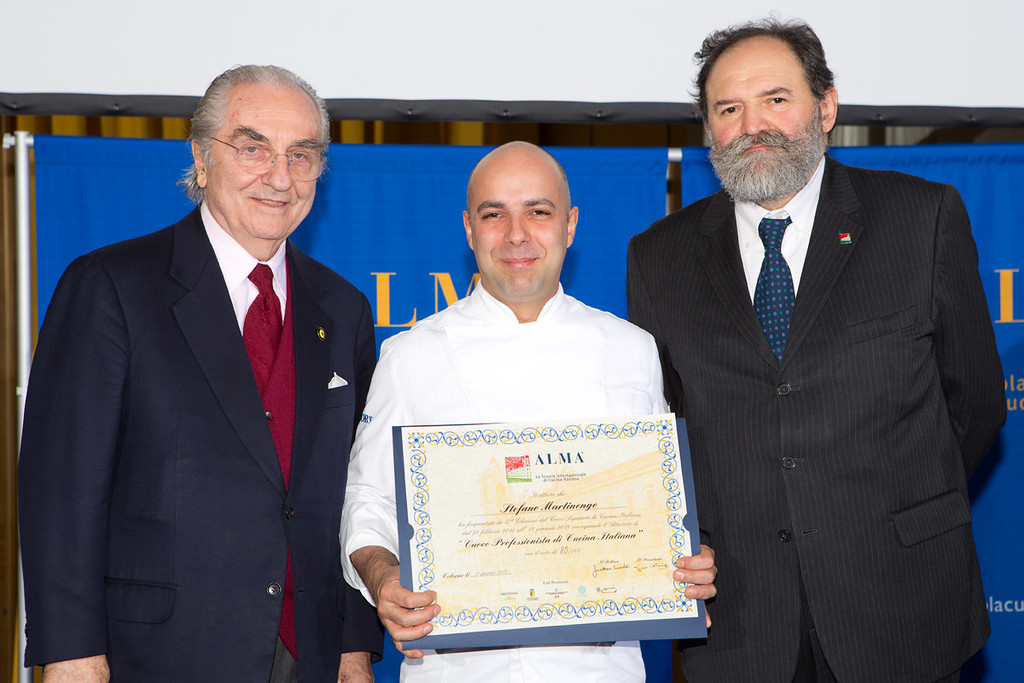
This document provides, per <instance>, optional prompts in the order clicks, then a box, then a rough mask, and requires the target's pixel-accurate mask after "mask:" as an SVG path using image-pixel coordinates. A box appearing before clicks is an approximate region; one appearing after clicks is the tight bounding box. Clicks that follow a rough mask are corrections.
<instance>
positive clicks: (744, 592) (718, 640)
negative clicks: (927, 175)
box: [628, 159, 1006, 683]
mask: <svg viewBox="0 0 1024 683" xmlns="http://www.w3.org/2000/svg"><path fill="white" fill-rule="evenodd" d="M845 235H848V236H849V239H848V240H847V239H844V238H842V237H841V236H845ZM628 289H629V311H630V319H631V320H632V321H633V322H634V323H636V324H638V325H640V326H641V327H643V328H645V329H647V330H648V331H649V332H651V333H652V334H653V335H654V337H655V338H656V339H657V341H658V344H659V348H660V351H661V354H662V362H663V363H664V365H665V377H666V393H667V394H668V397H669V400H670V402H671V403H672V405H673V407H674V408H675V410H676V411H677V412H678V413H680V414H682V415H684V416H685V417H686V420H687V427H688V429H689V439H690V447H691V450H692V454H693V467H694V471H695V479H696V493H697V506H698V511H699V515H700V521H701V528H702V534H703V535H704V542H706V543H708V544H709V545H711V546H712V547H713V548H714V549H715V551H716V562H717V565H718V567H719V575H718V581H717V585H718V597H717V598H716V599H715V600H714V601H712V602H711V604H710V613H711V615H712V619H713V621H714V625H713V626H712V629H711V633H710V635H709V636H708V639H707V642H706V643H704V642H703V641H700V642H698V643H696V644H694V645H693V646H690V647H687V648H686V649H685V650H684V663H685V666H684V668H685V672H686V675H687V679H688V680H689V681H690V683H700V682H702V681H787V682H788V681H789V680H790V679H791V677H792V675H793V670H794V667H795V664H796V657H797V651H798V644H799V623H800V597H799V590H800V578H801V577H802V579H803V583H804V587H805V589H806V594H807V601H808V605H809V608H810V610H811V613H812V616H813V619H814V622H815V626H816V627H817V631H818V635H819V637H820V640H821V645H822V649H823V651H824V654H825V656H826V658H827V659H828V661H829V663H830V665H831V667H832V669H833V671H834V673H835V674H836V676H837V677H838V679H839V680H840V681H887V680H891V681H901V682H904V681H915V680H922V681H931V680H935V679H936V678H939V677H940V676H942V675H945V674H949V673H951V672H952V671H954V670H956V669H957V668H958V667H959V666H960V665H961V664H962V663H963V662H964V660H966V659H967V658H968V657H969V656H970V655H971V654H972V653H974V652H975V651H977V649H978V648H980V647H981V645H982V644H983V643H984V641H985V639H986V638H987V636H988V633H989V626H988V616H987V612H986V609H985V606H984V599H983V592H982V587H981V577H980V573H979V568H978V561H977V557H976V554H975V549H974V541H973V538H972V535H971V520H970V508H969V502H968V494H967V478H968V477H969V476H970V474H971V472H972V471H973V470H974V469H975V468H976V467H977V465H978V463H979V462H980V461H981V459H982V457H983V456H984V455H985V453H986V451H987V450H988V449H989V447H990V446H991V445H992V443H993V441H994V439H995V436H996V433H997V432H998V430H999V428H1000V427H1001V426H1002V424H1003V422H1004V420H1005V414H1006V413H1005V402H1004V400H1003V388H1002V382H1003V380H1002V369H1001V367H1000V362H999V357H998V355H997V352H996V346H995V339H994V335H993V332H992V324H991V320H990V317H989V312H988V306H987V304H986V302H985V295H984V292H983V290H982V285H981V280H980V278H979V275H978V260H977V252H976V250H975V246H974V241H973V239H972V237H971V232H970V223H969V220H968V217H967V213H966V210H965V209H964V206H963V202H962V201H961V199H960V196H959V194H958V193H957V192H956V190H955V189H954V188H953V187H952V186H945V185H939V184H936V183H932V182H928V181H925V180H922V179H920V178H916V177H913V176H908V175H904V174H900V173H893V172H878V171H867V170H863V169H856V168H850V167H847V166H843V165H842V164H839V163H837V162H835V161H833V160H832V159H828V160H827V162H826V168H825V177H824V181H823V184H822V189H821V197H820V200H819V204H818V209H817V214H816V217H815V221H814V227H813V230H812V235H811V240H810V245H809V247H808V252H807V260H806V263H805V265H804V270H803V274H802V278H801V284H800V289H799V292H798V294H797V298H796V307H795V309H794V312H793V319H792V324H791V327H790V333H789V339H788V342H787V346H786V351H785V355H784V357H783V359H782V363H781V365H780V364H779V363H778V362H777V361H776V360H775V357H774V356H773V355H772V351H771V349H770V348H769V346H768V343H767V341H765V338H764V335H763V333H762V332H761V328H760V325H759V323H758V321H757V318H756V316H755V314H754V311H753V307H752V305H751V301H750V295H749V292H748V289H747V284H746V280H745V278H744V275H743V270H742V266H741V262H740V254H739V248H738V244H737V237H736V222H735V215H734V208H733V204H732V202H731V201H730V199H729V197H728V196H727V195H726V194H725V193H724V192H719V193H717V194H715V195H712V196H710V197H707V198H705V199H702V200H700V201H698V202H695V203H694V204H691V205H690V206H688V207H686V208H684V209H682V210H680V211H677V212H675V213H673V214H672V215H670V216H667V217H666V218H664V219H662V220H659V221H658V222H656V223H655V224H654V225H652V226H651V227H650V229H648V230H647V231H645V232H643V233H641V234H639V235H637V236H635V237H634V238H633V239H632V240H631V242H630V246H629V276H628Z"/></svg>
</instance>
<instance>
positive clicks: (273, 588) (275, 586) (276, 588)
mask: <svg viewBox="0 0 1024 683" xmlns="http://www.w3.org/2000/svg"><path fill="white" fill-rule="evenodd" d="M280 594H281V584H279V583H276V582H275V583H271V584H269V585H268V586H267V595H269V596H270V597H272V598H276V597H277V596H279V595H280Z"/></svg>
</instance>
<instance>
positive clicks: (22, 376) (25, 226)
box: [4, 130, 32, 683]
mask: <svg viewBox="0 0 1024 683" xmlns="http://www.w3.org/2000/svg"><path fill="white" fill-rule="evenodd" d="M12 146H13V147H14V188H15V190H14V192H15V201H16V206H17V223H16V238H15V239H16V242H17V269H18V385H17V396H18V448H19V450H20V448H21V423H22V420H23V419H24V416H25V392H26V390H27V388H28V372H29V368H30V366H31V364H32V232H31V229H32V207H31V205H30V203H29V196H30V194H29V181H30V178H29V149H30V148H31V147H32V135H31V134H30V133H28V132H26V131H23V130H19V131H15V133H14V135H10V134H7V135H4V149H8V148H10V147H12ZM17 565H18V626H17V631H16V632H15V638H16V640H17V643H18V647H17V650H18V674H17V675H18V683H32V670H31V669H26V668H25V642H24V640H25V582H24V577H23V576H22V572H21V549H20V546H19V550H18V559H17Z"/></svg>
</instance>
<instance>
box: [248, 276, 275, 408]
mask: <svg viewBox="0 0 1024 683" xmlns="http://www.w3.org/2000/svg"><path fill="white" fill-rule="evenodd" d="M249 279H250V280H251V281H252V283H253V284H254V285H256V288H257V289H259V290H260V293H259V294H257V295H256V300H255V301H253V302H252V305H251V306H249V311H248V312H247V313H246V314H245V323H244V324H243V325H242V341H244V342H245V350H246V351H247V352H248V353H249V362H250V363H251V364H252V371H253V374H254V375H256V386H257V387H258V388H259V390H260V396H262V395H263V393H264V391H265V390H266V388H267V382H268V381H269V380H270V371H271V370H273V369H274V359H275V358H276V357H277V345H278V344H279V343H280V342H281V327H282V325H281V301H280V300H279V299H278V298H277V294H275V293H274V273H273V271H271V270H270V266H268V265H266V264H264V263H259V264H257V265H256V267H255V268H253V269H252V272H251V273H249Z"/></svg>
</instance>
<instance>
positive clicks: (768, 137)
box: [720, 130, 798, 155]
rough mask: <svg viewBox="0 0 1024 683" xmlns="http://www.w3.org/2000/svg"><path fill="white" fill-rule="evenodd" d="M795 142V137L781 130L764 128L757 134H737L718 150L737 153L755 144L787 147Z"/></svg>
mask: <svg viewBox="0 0 1024 683" xmlns="http://www.w3.org/2000/svg"><path fill="white" fill-rule="evenodd" d="M797 142H798V141H797V140H796V139H795V138H791V137H788V136H787V135H786V134H785V133H783V132H782V131H778V130H766V131H762V132H760V133H758V134H757V135H748V134H746V133H744V134H743V135H737V136H736V137H735V138H733V139H732V140H730V141H729V142H728V143H726V144H725V146H723V147H721V148H720V150H721V152H722V153H723V154H728V155H739V154H742V153H743V152H746V151H747V150H748V149H750V148H751V147H755V146H757V145H763V146H765V147H778V148H779V149H789V148H791V147H793V146H794V145H796V144H797Z"/></svg>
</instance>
